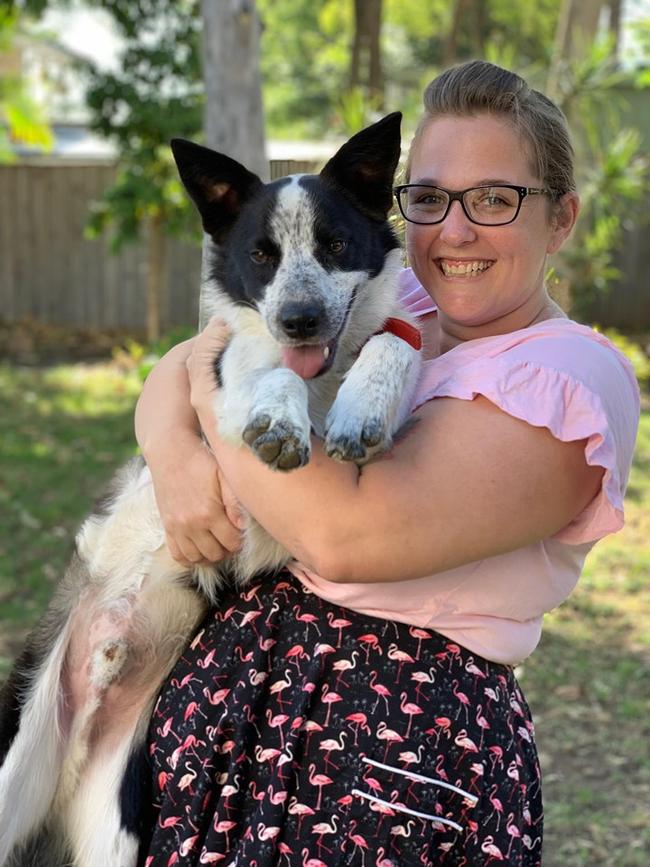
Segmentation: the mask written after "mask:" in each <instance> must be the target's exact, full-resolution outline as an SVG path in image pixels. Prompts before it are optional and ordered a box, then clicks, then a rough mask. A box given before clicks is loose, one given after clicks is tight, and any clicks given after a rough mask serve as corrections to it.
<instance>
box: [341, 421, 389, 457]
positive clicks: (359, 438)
mask: <svg viewBox="0 0 650 867" xmlns="http://www.w3.org/2000/svg"><path fill="white" fill-rule="evenodd" d="M390 445H391V440H390V437H389V436H388V432H387V430H386V425H385V424H384V423H383V422H382V420H381V419H380V418H369V419H365V420H364V421H357V422H356V423H355V422H352V421H351V420H349V419H348V420H347V423H345V422H344V423H343V424H342V425H337V424H336V423H333V424H331V425H330V427H329V428H328V429H327V431H326V435H325V453H326V454H327V455H328V456H329V457H330V458H334V459H335V460H337V461H354V463H356V464H365V463H367V462H368V461H369V460H371V459H372V458H373V457H375V456H376V455H378V454H381V453H382V452H385V451H387V450H388V448H390Z"/></svg>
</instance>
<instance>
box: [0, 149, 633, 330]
mask: <svg viewBox="0 0 650 867" xmlns="http://www.w3.org/2000/svg"><path fill="white" fill-rule="evenodd" d="M310 170H313V163H304V162H292V161H277V162H272V163H271V177H273V178H277V177H281V176H283V175H285V174H290V173H292V172H301V171H310ZM114 176H115V166H114V165H112V164H107V163H103V164H102V163H100V164H92V165H80V164H73V165H65V164H61V163H56V164H28V163H23V164H18V165H12V166H2V167H0V319H1V320H4V321H5V322H8V323H11V322H17V321H19V320H21V319H22V318H23V317H25V316H31V317H35V318H37V319H39V320H41V321H43V322H47V323H52V324H58V325H73V326H78V327H90V328H99V329H102V328H123V329H134V330H139V329H142V328H143V327H144V324H145V278H146V268H147V259H146V245H145V243H139V244H134V245H131V246H128V247H125V248H124V249H123V250H122V251H121V252H120V253H119V254H117V255H115V254H113V253H111V251H110V249H109V242H108V239H107V238H105V237H104V238H101V239H99V240H95V241H90V240H87V239H85V238H84V236H83V229H84V226H85V224H86V221H87V219H88V213H89V207H90V204H91V202H93V201H94V200H96V199H98V198H99V197H100V195H101V193H102V192H103V191H104V190H105V189H106V187H107V186H108V185H109V184H110V183H111V182H112V180H113V178H114ZM646 234H647V226H642V227H637V228H634V229H632V230H630V231H629V232H628V234H627V236H626V238H625V243H624V244H623V245H622V247H621V250H620V253H619V256H618V262H617V264H618V266H619V267H620V269H621V271H622V273H623V276H622V278H621V280H620V281H619V282H618V283H617V285H615V286H614V287H613V288H612V290H611V292H610V293H609V295H608V296H606V297H604V298H603V299H600V300H599V301H598V302H596V303H595V304H594V305H593V307H592V310H591V316H592V318H593V320H594V321H597V322H599V323H601V324H602V325H603V326H615V327H618V328H622V329H624V330H627V331H642V330H647V329H650V292H649V289H648V279H647V275H648V273H649V272H650V245H648V243H647V240H646ZM200 258H201V253H200V250H199V248H197V247H193V246H189V245H187V244H184V243H181V242H179V241H175V240H173V241H170V244H169V249H168V256H167V263H168V264H167V270H168V274H167V291H166V297H164V298H163V299H162V322H163V327H165V328H170V327H173V326H176V325H194V324H195V323H196V322H197V318H198V312H197V310H198V295H199V271H200Z"/></svg>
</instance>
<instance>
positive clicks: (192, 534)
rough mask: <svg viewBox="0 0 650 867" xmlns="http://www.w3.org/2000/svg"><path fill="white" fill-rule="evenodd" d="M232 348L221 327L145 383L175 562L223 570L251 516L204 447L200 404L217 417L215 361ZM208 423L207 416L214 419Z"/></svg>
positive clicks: (146, 436) (147, 446)
mask: <svg viewBox="0 0 650 867" xmlns="http://www.w3.org/2000/svg"><path fill="white" fill-rule="evenodd" d="M227 341H228V332H227V331H226V330H225V329H224V328H223V327H222V326H221V325H218V324H216V323H215V322H212V323H210V326H209V327H208V329H206V331H204V332H203V334H201V335H199V336H198V337H196V338H193V339H192V340H191V341H187V343H185V344H182V345H179V346H177V347H175V348H174V349H173V350H172V351H171V352H170V353H168V355H167V356H165V358H163V360H162V361H161V362H160V364H159V365H157V366H156V368H154V370H153V371H152V374H151V375H150V377H149V379H148V380H147V382H146V383H145V387H144V389H143V393H142V395H141V398H140V401H139V402H138V410H137V412H136V431H137V432H138V441H139V443H140V445H141V447H142V450H143V453H144V455H145V458H146V460H147V464H148V466H149V469H150V470H151V475H152V478H153V484H154V490H155V494H156V501H157V503H158V508H159V510H160V514H161V517H162V521H163V526H164V528H165V532H166V534H167V544H168V546H169V549H170V551H171V554H172V556H173V557H174V559H176V560H178V561H179V562H181V563H183V564H185V565H189V564H192V563H216V562H219V561H220V560H223V559H225V558H227V557H229V556H230V555H231V554H232V553H234V552H235V551H237V550H238V549H239V548H240V546H241V541H242V538H241V530H242V529H243V527H244V525H245V519H244V516H243V514H242V512H241V510H240V508H239V504H238V502H237V500H236V499H235V497H234V495H233V494H232V491H231V490H230V487H229V486H228V485H227V483H226V481H225V479H224V478H223V477H222V475H221V473H220V471H219V465H218V464H217V461H216V460H215V457H214V455H213V454H212V452H211V451H210V448H209V447H208V446H207V445H206V444H205V443H204V442H203V440H202V439H201V436H200V431H199V428H198V425H197V422H196V416H195V415H194V411H193V409H192V408H191V407H190V406H189V401H188V398H190V393H189V389H190V384H189V383H190V379H191V382H192V395H191V399H192V403H194V402H195V401H196V404H197V406H199V405H200V406H201V407H202V411H204V412H205V413H208V412H212V407H213V404H214V392H215V379H214V359H215V358H216V356H217V355H218V353H219V352H221V351H222V350H223V348H224V347H225V345H226V343H227ZM206 417H207V416H206Z"/></svg>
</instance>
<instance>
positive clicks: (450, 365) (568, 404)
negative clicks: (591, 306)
mask: <svg viewBox="0 0 650 867" xmlns="http://www.w3.org/2000/svg"><path fill="white" fill-rule="evenodd" d="M477 395H483V396H484V397H486V398H487V399H488V400H490V401H491V402H492V403H494V404H495V405H496V406H498V407H499V408H500V409H502V410H503V411H504V412H506V413H508V414H509V415H511V416H513V417H515V418H518V419H521V420H522V421H525V422H528V424H531V425H534V426H535V427H546V428H548V430H550V432H551V433H552V434H553V436H555V437H556V438H557V439H559V440H562V441H564V442H573V441H576V440H584V441H585V457H586V460H587V463H588V464H590V465H592V466H599V467H603V469H604V470H605V473H604V476H603V480H602V485H601V489H600V490H599V492H598V494H597V495H596V496H595V497H594V499H593V500H592V501H591V502H590V503H589V505H588V506H587V507H586V508H585V509H584V510H583V512H582V513H581V514H580V515H578V516H577V517H576V518H575V519H574V520H573V521H572V522H571V523H570V524H569V525H568V526H566V527H564V528H563V529H562V530H560V532H559V533H557V534H556V535H555V536H554V538H555V539H557V540H558V541H561V542H565V543H568V544H574V545H575V544H582V543H585V542H594V541H596V540H597V539H600V538H602V537H603V536H605V535H607V534H608V533H613V532H615V531H617V530H619V529H620V528H621V527H622V526H623V520H624V516H623V497H624V494H625V488H626V485H627V480H628V476H629V472H630V466H631V462H632V454H633V450H634V443H635V439H636V431H637V427H638V421H639V412H640V407H639V391H638V386H637V383H636V380H635V377H634V373H633V371H632V368H631V365H630V364H629V362H628V361H627V359H626V358H625V356H623V355H622V354H621V353H620V352H619V351H618V350H617V349H616V348H615V347H614V346H613V345H612V344H611V343H610V342H609V341H608V340H606V338H604V337H603V336H602V335H600V334H597V333H596V332H594V331H592V330H591V329H589V328H586V327H585V326H582V325H578V324H577V323H574V322H571V321H570V320H550V321H549V322H547V323H540V325H537V326H533V327H532V328H528V329H524V330H522V331H519V332H514V333H512V334H509V335H501V336H497V337H493V338H483V339H481V340H476V341H471V342H469V343H468V344H464V345H462V346H459V347H456V348H455V349H453V350H451V351H450V352H448V353H446V354H445V355H443V356H441V357H440V358H438V359H435V360H433V361H431V362H428V363H426V365H425V371H424V375H423V378H422V380H421V383H420V387H419V389H418V395H417V405H421V404H422V403H424V402H426V401H427V400H431V399H432V398H434V397H457V398H461V399H463V400H472V399H473V398H474V397H476V396H477Z"/></svg>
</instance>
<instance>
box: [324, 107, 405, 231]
mask: <svg viewBox="0 0 650 867" xmlns="http://www.w3.org/2000/svg"><path fill="white" fill-rule="evenodd" d="M401 120H402V114H401V112H399V111H396V112H393V114H389V115H387V116H386V117H384V118H382V120H380V121H377V123H374V124H373V125H372V126H369V127H366V129H363V130H361V132H358V133H357V134H356V135H355V136H352V138H351V139H350V140H349V141H347V142H346V143H345V144H344V145H343V146H342V147H341V148H340V150H339V151H338V152H337V153H336V154H334V156H333V157H332V159H331V160H330V161H329V162H328V163H327V164H326V166H325V168H324V169H323V170H322V171H321V177H322V178H323V179H324V180H326V181H327V182H328V183H331V184H334V186H336V187H337V188H338V189H340V190H341V191H342V192H343V193H345V194H346V195H347V196H348V197H349V198H352V199H353V201H354V202H355V204H356V205H357V207H358V208H360V210H361V211H363V212H364V213H365V214H367V215H368V216H369V217H371V218H372V219H374V220H382V221H383V220H385V219H386V217H387V215H388V212H389V211H390V209H391V206H392V204H393V177H394V175H395V169H396V168H397V164H398V162H399V158H400V122H401Z"/></svg>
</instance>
